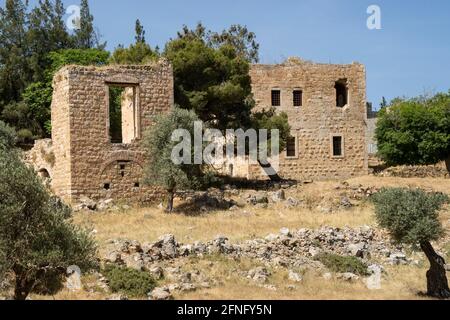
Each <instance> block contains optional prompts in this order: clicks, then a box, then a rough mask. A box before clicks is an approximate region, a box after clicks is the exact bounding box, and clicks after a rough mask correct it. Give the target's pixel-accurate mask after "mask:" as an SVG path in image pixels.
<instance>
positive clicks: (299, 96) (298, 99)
mask: <svg viewBox="0 0 450 320" xmlns="http://www.w3.org/2000/svg"><path fill="white" fill-rule="evenodd" d="M293 99H294V107H301V106H302V105H303V91H302V90H294V92H293Z"/></svg>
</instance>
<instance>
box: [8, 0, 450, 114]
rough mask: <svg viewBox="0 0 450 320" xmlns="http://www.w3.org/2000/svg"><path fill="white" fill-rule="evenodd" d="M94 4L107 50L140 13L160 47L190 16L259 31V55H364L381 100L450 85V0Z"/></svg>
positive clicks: (340, 59) (370, 86) (192, 21)
mask: <svg viewBox="0 0 450 320" xmlns="http://www.w3.org/2000/svg"><path fill="white" fill-rule="evenodd" d="M36 2H37V1H36V0H32V1H31V4H33V3H36ZM0 3H1V4H2V5H3V4H4V0H1V1H0ZM64 4H65V5H66V7H68V6H70V5H78V4H79V0H64ZM370 5H377V6H379V8H380V9H381V29H373V30H370V29H369V28H368V27H367V19H368V18H369V16H370V14H368V13H367V9H368V7H369V6H370ZM90 6H91V11H92V14H93V15H94V17H95V25H96V26H97V27H98V29H99V31H100V33H101V35H102V39H103V40H104V41H107V43H108V47H107V48H108V49H109V50H113V49H114V48H115V47H117V46H118V45H119V44H123V45H128V44H130V43H131V42H133V41H134V23H135V20H136V19H137V18H139V19H140V20H141V22H142V24H143V25H144V27H145V29H146V39H147V40H148V42H149V43H150V44H151V45H152V46H156V45H158V46H159V47H160V48H163V47H164V44H165V43H166V42H167V41H168V40H169V39H170V38H173V37H175V36H176V32H177V31H178V30H180V29H181V27H182V26H183V25H184V24H186V25H188V26H189V27H195V25H196V23H197V22H199V21H201V22H202V23H203V24H204V25H205V26H206V27H207V28H208V29H211V30H214V31H220V30H222V29H224V28H227V27H228V26H230V25H231V24H242V25H246V26H247V27H248V28H249V29H250V30H251V31H253V32H255V33H256V36H257V40H258V42H259V43H260V45H261V47H260V60H261V63H278V62H282V61H283V60H284V59H286V58H287V57H290V56H299V57H301V58H303V59H305V60H312V61H314V62H323V63H351V62H352V61H358V62H361V63H363V64H364V65H365V66H366V70H367V97H368V101H371V102H373V104H374V106H375V107H377V106H379V103H380V101H381V98H382V97H383V96H384V97H386V98H387V99H388V100H390V99H392V98H394V97H397V96H417V95H420V94H424V93H435V92H439V91H448V90H449V89H450V1H448V0H429V1H401V0H397V1H392V0H280V1H268V0H242V1H225V0H221V1H219V0H195V1H182V0H163V1H153V0H150V1H149V0H127V1H111V0H91V1H90ZM68 17H69V15H67V18H68Z"/></svg>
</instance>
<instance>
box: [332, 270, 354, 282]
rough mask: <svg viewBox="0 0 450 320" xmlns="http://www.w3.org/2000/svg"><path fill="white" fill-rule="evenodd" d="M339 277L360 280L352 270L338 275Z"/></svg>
mask: <svg viewBox="0 0 450 320" xmlns="http://www.w3.org/2000/svg"><path fill="white" fill-rule="evenodd" d="M337 278H338V279H341V280H344V281H349V282H351V281H356V280H359V277H358V276H357V275H356V274H354V273H351V272H346V273H340V274H338V275H337Z"/></svg>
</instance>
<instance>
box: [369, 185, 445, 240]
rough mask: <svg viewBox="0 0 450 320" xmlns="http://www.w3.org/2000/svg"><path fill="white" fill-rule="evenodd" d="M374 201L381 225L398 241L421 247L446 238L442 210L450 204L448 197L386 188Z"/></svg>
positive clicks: (439, 194) (375, 196)
mask: <svg viewBox="0 0 450 320" xmlns="http://www.w3.org/2000/svg"><path fill="white" fill-rule="evenodd" d="M372 199H373V201H374V203H375V214H376V218H377V221H378V224H379V225H380V226H381V227H382V228H385V229H387V230H388V231H389V232H390V234H391V236H392V237H393V238H394V240H395V241H397V242H400V243H405V244H410V245H417V244H419V243H421V242H425V241H434V240H438V239H439V238H440V237H441V236H442V235H443V228H442V225H441V223H440V221H439V209H440V208H441V207H442V205H443V204H444V203H445V202H448V201H449V198H448V196H447V195H445V194H443V193H426V192H425V191H423V190H420V189H419V190H410V189H405V188H383V189H382V190H380V192H378V193H377V194H375V195H374V196H373V197H372Z"/></svg>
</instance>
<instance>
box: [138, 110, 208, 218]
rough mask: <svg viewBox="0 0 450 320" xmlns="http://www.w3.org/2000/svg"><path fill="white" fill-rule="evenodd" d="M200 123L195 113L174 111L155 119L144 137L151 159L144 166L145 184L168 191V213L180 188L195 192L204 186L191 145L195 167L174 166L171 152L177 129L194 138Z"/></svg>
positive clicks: (188, 165) (176, 143)
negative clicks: (195, 127)
mask: <svg viewBox="0 0 450 320" xmlns="http://www.w3.org/2000/svg"><path fill="white" fill-rule="evenodd" d="M196 121H200V119H199V118H198V117H197V115H196V114H195V113H194V112H193V111H187V110H183V109H180V108H174V109H173V110H172V111H171V112H170V113H169V114H163V115H159V116H157V117H156V119H155V122H154V124H153V125H152V126H151V128H150V129H149V131H148V132H147V133H146V134H145V137H144V145H145V148H146V153H147V156H148V159H149V162H148V164H147V165H146V167H145V170H144V174H145V181H146V183H147V184H149V185H155V186H159V187H161V188H163V189H165V190H166V191H167V192H168V196H169V198H168V208H167V209H168V211H169V212H170V211H172V209H173V195H174V193H175V191H176V190H177V189H178V190H180V189H196V188H199V187H201V185H202V181H201V179H202V174H201V165H196V164H193V163H194V158H193V157H194V151H193V148H194V147H193V143H192V150H191V151H192V152H191V157H192V158H191V162H192V164H175V163H174V162H173V161H172V151H173V150H174V148H175V147H176V146H177V145H178V144H179V141H178V142H177V141H172V133H173V132H174V131H175V130H176V129H184V130H187V131H188V132H189V134H190V136H191V137H194V123H195V122H196Z"/></svg>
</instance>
